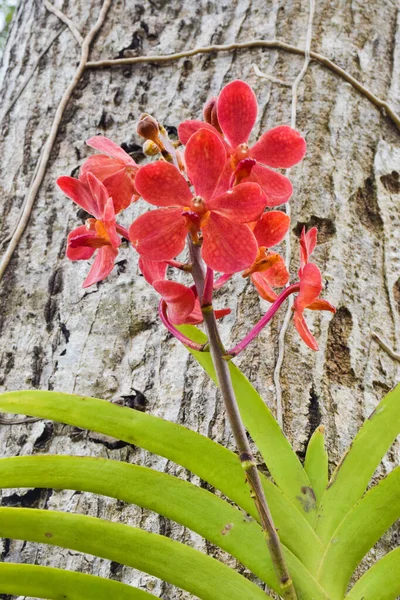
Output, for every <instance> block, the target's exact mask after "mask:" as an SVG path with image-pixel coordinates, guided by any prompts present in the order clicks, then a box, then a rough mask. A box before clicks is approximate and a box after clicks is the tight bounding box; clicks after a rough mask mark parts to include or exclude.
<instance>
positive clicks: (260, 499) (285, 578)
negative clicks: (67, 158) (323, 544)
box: [189, 241, 297, 600]
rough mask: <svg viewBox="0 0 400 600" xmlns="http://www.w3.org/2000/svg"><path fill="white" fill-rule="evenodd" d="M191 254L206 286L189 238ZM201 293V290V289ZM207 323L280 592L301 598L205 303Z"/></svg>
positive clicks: (199, 286) (213, 320)
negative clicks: (292, 577)
mask: <svg viewBox="0 0 400 600" xmlns="http://www.w3.org/2000/svg"><path fill="white" fill-rule="evenodd" d="M189 249H190V255H191V259H192V264H193V270H192V275H193V279H194V282H195V284H196V287H197V289H198V290H203V289H204V268H203V264H202V259H201V256H200V246H198V245H194V244H193V243H192V242H191V241H190V242H189ZM199 297H200V298H201V296H200V293H199ZM202 312H203V319H204V324H205V327H206V331H207V336H208V342H209V345H210V353H211V357H212V360H213V364H214V368H215V372H216V375H217V381H218V387H219V389H220V391H221V395H222V398H223V400H224V404H225V410H226V413H227V415H228V419H229V423H230V426H231V429H232V433H233V436H234V438H235V442H236V446H237V449H238V452H239V458H240V461H241V464H242V467H243V469H244V471H245V474H246V479H247V482H248V483H249V485H250V488H251V493H252V497H253V500H254V504H255V506H256V508H257V511H258V514H259V515H260V519H261V525H262V528H263V531H264V534H265V538H266V542H267V546H268V549H269V552H270V555H271V559H272V562H273V564H274V568H275V572H276V575H277V578H278V581H279V583H280V588H281V589H280V592H279V593H280V595H281V596H282V598H284V599H285V600H297V595H296V591H295V589H294V586H293V582H292V579H291V577H290V574H289V571H288V568H287V565H286V561H285V558H284V556H283V551H282V546H281V543H280V540H279V536H278V534H277V531H276V528H275V525H274V522H273V520H272V516H271V513H270V510H269V508H268V504H267V500H266V498H265V495H264V490H263V487H262V484H261V480H260V475H259V473H258V470H257V465H256V461H255V459H254V456H253V453H252V451H251V448H250V444H249V442H248V439H247V435H246V430H245V428H244V425H243V422H242V418H241V416H240V412H239V407H238V404H237V401H236V397H235V392H234V390H233V386H232V380H231V376H230V372H229V364H228V361H227V360H226V359H224V355H225V354H226V352H225V349H224V347H223V344H222V341H221V338H220V335H219V331H218V326H217V321H216V318H215V314H214V310H213V307H212V305H206V306H202Z"/></svg>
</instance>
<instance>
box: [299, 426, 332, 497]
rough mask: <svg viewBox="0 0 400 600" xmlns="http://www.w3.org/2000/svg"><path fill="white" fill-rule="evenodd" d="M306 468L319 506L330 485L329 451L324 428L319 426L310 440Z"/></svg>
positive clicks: (305, 462)
mask: <svg viewBox="0 0 400 600" xmlns="http://www.w3.org/2000/svg"><path fill="white" fill-rule="evenodd" d="M304 468H305V470H306V473H307V475H308V477H309V478H310V481H311V485H312V488H313V490H314V492H315V499H316V503H317V506H319V503H320V501H321V498H322V496H323V493H324V491H325V489H326V486H327V485H328V453H327V451H326V449H325V439H324V428H323V426H322V425H321V426H320V427H317V429H316V430H315V431H314V433H313V434H312V436H311V439H310V441H309V442H308V446H307V451H306V459H305V461H304Z"/></svg>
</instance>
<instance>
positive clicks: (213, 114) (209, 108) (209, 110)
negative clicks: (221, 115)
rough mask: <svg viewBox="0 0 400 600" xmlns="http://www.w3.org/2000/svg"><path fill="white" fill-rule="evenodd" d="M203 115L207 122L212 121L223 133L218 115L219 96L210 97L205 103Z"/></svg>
mask: <svg viewBox="0 0 400 600" xmlns="http://www.w3.org/2000/svg"><path fill="white" fill-rule="evenodd" d="M203 116H204V120H205V122H206V123H210V125H212V126H213V127H215V129H217V131H219V132H220V133H222V129H221V127H220V125H219V122H218V115H217V98H210V99H209V100H208V101H207V102H206V103H205V105H204V108H203Z"/></svg>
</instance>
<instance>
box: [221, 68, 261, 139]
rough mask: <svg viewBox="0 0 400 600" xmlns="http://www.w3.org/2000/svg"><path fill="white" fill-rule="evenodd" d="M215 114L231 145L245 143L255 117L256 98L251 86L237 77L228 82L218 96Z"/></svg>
mask: <svg viewBox="0 0 400 600" xmlns="http://www.w3.org/2000/svg"><path fill="white" fill-rule="evenodd" d="M217 114H218V122H219V125H220V127H221V129H222V131H223V133H224V135H225V137H226V139H227V140H228V142H229V143H230V144H231V146H233V147H234V148H236V146H238V145H239V144H245V143H247V141H248V139H249V135H250V133H251V130H252V129H253V127H254V123H255V122H256V118H257V99H256V96H255V94H254V92H253V90H252V89H251V87H250V86H249V85H248V84H247V83H245V82H244V81H240V80H239V79H237V80H236V81H232V82H231V83H228V85H226V86H225V87H224V88H223V89H222V91H221V93H220V95H219V96H218V102H217Z"/></svg>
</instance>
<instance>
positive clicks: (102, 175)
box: [79, 154, 126, 183]
mask: <svg viewBox="0 0 400 600" xmlns="http://www.w3.org/2000/svg"><path fill="white" fill-rule="evenodd" d="M122 168H123V169H125V168H126V165H125V163H123V162H122V161H121V160H116V159H115V158H111V157H110V156H105V155H104V154H93V156H89V158H88V159H86V160H85V162H84V163H83V165H82V166H81V173H80V175H79V179H80V180H81V181H83V182H84V183H86V175H87V174H88V173H89V172H90V173H93V175H94V176H95V177H97V179H99V180H100V181H104V179H106V178H107V177H110V176H111V175H114V173H115V172H116V171H120V170H121V169H122Z"/></svg>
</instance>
